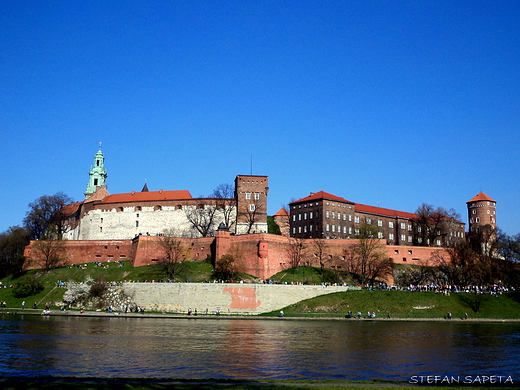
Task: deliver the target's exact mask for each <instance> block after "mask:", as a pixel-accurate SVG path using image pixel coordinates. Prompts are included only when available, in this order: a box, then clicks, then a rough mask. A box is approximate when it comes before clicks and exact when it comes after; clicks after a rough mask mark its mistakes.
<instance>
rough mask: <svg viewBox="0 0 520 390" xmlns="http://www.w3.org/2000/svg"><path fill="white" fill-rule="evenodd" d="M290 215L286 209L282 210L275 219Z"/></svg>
mask: <svg viewBox="0 0 520 390" xmlns="http://www.w3.org/2000/svg"><path fill="white" fill-rule="evenodd" d="M288 215H289V212H288V211H287V210H286V209H284V208H281V209H280V210H278V212H277V213H276V214H275V215H274V217H286V216H288Z"/></svg>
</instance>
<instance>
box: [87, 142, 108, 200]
mask: <svg viewBox="0 0 520 390" xmlns="http://www.w3.org/2000/svg"><path fill="white" fill-rule="evenodd" d="M88 175H89V181H88V184H87V190H86V191H85V198H89V197H91V196H92V194H94V193H95V192H96V191H97V189H98V188H100V187H101V188H106V185H107V184H106V183H107V176H108V175H107V171H105V156H103V152H102V151H101V142H100V143H99V150H98V151H97V153H96V155H95V156H94V166H91V167H90V172H89V174H88Z"/></svg>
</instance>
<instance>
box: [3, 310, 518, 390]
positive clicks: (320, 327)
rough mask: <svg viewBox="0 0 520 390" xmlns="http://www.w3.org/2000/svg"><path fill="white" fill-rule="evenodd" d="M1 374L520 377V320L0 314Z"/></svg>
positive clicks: (346, 378)
mask: <svg viewBox="0 0 520 390" xmlns="http://www.w3.org/2000/svg"><path fill="white" fill-rule="evenodd" d="M0 340H1V348H2V353H1V354H0V375H1V376H42V375H52V376H79V377H112V378H115V377H121V378H122V377H125V378H132V377H143V378H193V379H208V378H232V379H256V380H260V379H316V380H325V379H344V380H375V379H379V380H394V381H407V380H410V378H412V377H414V376H415V377H417V376H426V375H442V376H444V375H449V376H456V377H465V376H472V377H476V376H491V375H495V376H504V377H510V378H512V379H513V380H514V381H515V383H518V382H517V379H518V380H520V368H519V365H518V362H519V361H520V324H515V323H495V324H482V323H470V322H440V323H438V322H390V321H388V322H386V321H363V320H360V321H359V320H344V321H343V320H342V321H326V320H323V321H322V320H318V321H289V320H286V319H277V320H261V319H259V320H238V319H237V320H233V319H230V320H228V319H226V320H221V319H219V320H217V319H207V318H189V319H188V318H186V319H160V318H123V317H116V316H114V317H108V318H107V317H64V316H56V317H44V316H27V315H25V316H14V315H0Z"/></svg>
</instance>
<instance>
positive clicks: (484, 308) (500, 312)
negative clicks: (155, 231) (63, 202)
mask: <svg viewBox="0 0 520 390" xmlns="http://www.w3.org/2000/svg"><path fill="white" fill-rule="evenodd" d="M103 266H104V267H96V266H95V265H94V264H88V265H87V267H86V269H79V268H77V267H63V268H58V269H54V270H51V271H50V272H48V273H42V272H41V271H38V270H32V271H29V272H28V273H27V274H26V275H23V276H21V277H18V278H14V277H13V278H5V279H3V280H1V281H2V283H3V284H4V285H7V286H8V285H10V284H13V283H17V282H19V280H22V279H23V278H24V277H28V276H37V277H38V278H39V279H40V280H41V281H42V283H43V284H44V286H45V290H44V291H43V292H41V293H39V294H37V295H34V296H31V297H27V298H14V297H13V295H12V290H11V289H10V288H4V289H0V301H5V302H6V303H7V307H21V303H22V301H25V302H26V306H25V307H26V308H30V307H32V305H33V303H34V302H36V303H37V304H38V307H39V308H43V305H44V304H45V302H48V301H59V300H61V298H62V296H63V293H64V292H65V288H55V286H56V282H57V281H58V280H61V281H70V280H73V281H82V280H84V278H85V277H87V276H91V277H92V278H93V279H94V280H105V281H107V282H120V281H141V282H143V281H151V280H155V281H160V280H165V279H166V276H165V274H164V271H163V268H162V267H161V266H160V265H153V266H143V267H135V268H134V267H132V266H131V265H129V264H126V265H124V266H123V267H119V266H118V265H117V264H115V263H104V264H103ZM105 267H108V268H105ZM211 275H212V265H211V264H210V263H208V262H206V261H202V262H201V261H199V262H188V263H187V264H186V267H185V269H184V270H182V271H181V273H180V278H181V280H189V281H192V282H202V281H208V280H211ZM320 278H321V275H320V274H319V270H318V269H315V268H311V267H301V268H299V269H298V270H288V271H284V272H281V273H280V274H277V275H275V276H273V279H275V280H281V281H282V282H288V283H289V282H304V283H321V281H322V279H320ZM474 298H475V296H474V295H472V294H464V293H461V294H452V295H450V296H445V295H439V294H435V293H431V292H425V293H423V292H407V291H377V290H376V291H368V290H362V291H350V292H345V293H336V294H329V295H324V296H320V297H316V298H313V299H309V300H305V301H302V302H299V303H297V304H295V305H291V306H289V307H287V308H284V309H283V310H284V312H285V315H286V316H307V317H309V316H312V317H331V316H337V317H343V316H345V314H346V313H347V312H348V311H352V312H353V313H354V314H355V313H357V312H358V311H360V312H361V313H362V314H363V315H366V313H367V312H368V311H370V312H375V313H376V315H377V316H378V317H386V315H387V313H388V312H389V313H390V315H391V316H392V317H403V318H433V317H435V318H439V317H440V318H442V317H443V316H445V315H446V313H447V312H451V313H453V317H454V318H457V317H461V316H463V315H464V313H468V315H469V316H470V317H471V318H515V319H519V318H520V294H518V293H509V294H503V295H501V296H499V297H498V298H495V297H492V296H490V295H489V294H486V295H485V299H484V301H483V302H482V304H481V307H480V311H479V312H478V313H476V312H474V311H473V310H472V308H471V304H472V302H471V300H472V299H474ZM468 300H469V302H468ZM473 303H474V302H473ZM414 307H415V308H414ZM277 314H278V311H276V312H273V313H267V314H264V315H277Z"/></svg>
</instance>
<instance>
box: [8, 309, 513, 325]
mask: <svg viewBox="0 0 520 390" xmlns="http://www.w3.org/2000/svg"><path fill="white" fill-rule="evenodd" d="M0 314H7V315H31V316H33V315H38V316H42V315H43V316H71V317H104V318H107V317H114V318H161V319H172V320H173V319H189V320H271V321H350V322H357V321H362V322H373V321H377V322H447V323H449V322H470V323H471V322H476V323H520V319H511V318H471V317H468V318H467V319H465V318H458V317H456V318H452V319H446V318H442V317H438V318H435V317H434V318H431V317H430V318H421V317H414V318H409V317H408V318H407V317H390V318H383V317H376V318H365V317H361V318H357V317H355V318H354V317H353V318H345V317H338V316H334V317H332V316H330V317H329V316H312V315H307V316H284V317H278V316H258V315H234V314H231V315H214V314H207V315H206V314H199V315H188V314H182V313H154V312H151V313H146V312H145V313H124V312H112V313H108V312H105V311H83V312H80V311H76V310H49V311H48V312H44V311H42V310H37V309H24V310H21V309H16V308H4V309H1V310H0Z"/></svg>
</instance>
